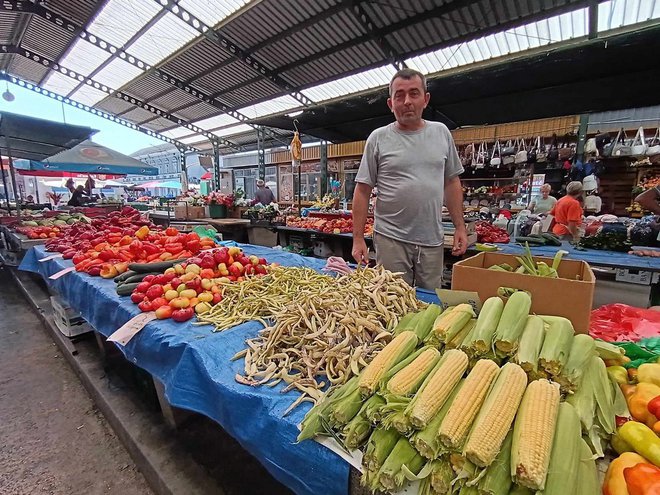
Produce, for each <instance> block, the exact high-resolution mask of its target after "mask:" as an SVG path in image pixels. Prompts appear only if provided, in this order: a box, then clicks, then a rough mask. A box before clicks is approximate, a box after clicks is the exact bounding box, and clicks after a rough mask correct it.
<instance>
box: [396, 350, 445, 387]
mask: <svg viewBox="0 0 660 495" xmlns="http://www.w3.org/2000/svg"><path fill="white" fill-rule="evenodd" d="M439 360H440V352H439V351H438V350H437V349H435V348H433V347H427V348H426V349H425V350H424V351H423V352H422V353H420V354H419V355H418V356H417V358H416V359H415V360H414V361H413V362H412V363H410V364H409V365H408V366H406V367H405V368H403V369H402V370H401V371H399V372H398V373H397V374H396V375H394V376H393V377H392V378H391V379H390V380H389V381H388V382H387V386H386V388H387V391H388V392H389V393H391V394H394V395H402V396H408V395H412V394H414V393H415V392H417V389H418V388H419V386H420V385H421V384H422V382H423V381H424V379H425V378H426V376H427V375H428V374H429V372H430V371H431V370H432V369H433V368H434V367H435V365H436V364H437V363H438V361H439Z"/></svg>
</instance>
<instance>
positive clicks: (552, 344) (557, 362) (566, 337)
mask: <svg viewBox="0 0 660 495" xmlns="http://www.w3.org/2000/svg"><path fill="white" fill-rule="evenodd" d="M542 318H543V321H545V323H546V329H545V339H544V340H543V347H542V348H541V353H540V354H539V365H540V366H541V368H543V369H544V370H545V371H546V372H547V373H548V374H549V375H550V376H552V377H556V376H559V373H561V370H562V369H563V368H564V365H565V364H566V360H567V359H568V355H569V353H570V352H571V344H572V343H573V334H574V333H575V332H574V331H573V324H572V323H571V322H570V321H569V320H567V319H566V318H562V317H561V316H542Z"/></svg>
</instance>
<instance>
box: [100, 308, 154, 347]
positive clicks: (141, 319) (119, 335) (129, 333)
mask: <svg viewBox="0 0 660 495" xmlns="http://www.w3.org/2000/svg"><path fill="white" fill-rule="evenodd" d="M155 319H156V313H154V312H153V311H149V312H148V313H140V314H139V315H137V316H135V317H133V318H131V319H130V320H128V321H127V322H126V323H124V324H123V325H122V326H121V327H119V329H118V330H117V331H116V332H115V333H113V334H112V335H110V337H108V342H117V343H119V344H121V345H126V344H128V342H129V341H130V340H131V339H132V338H133V337H135V336H136V335H137V333H138V332H139V331H140V330H142V329H143V328H144V327H145V326H146V325H147V323H149V322H150V321H153V320H155Z"/></svg>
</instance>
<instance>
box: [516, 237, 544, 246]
mask: <svg viewBox="0 0 660 495" xmlns="http://www.w3.org/2000/svg"><path fill="white" fill-rule="evenodd" d="M516 242H518V243H520V244H525V243H528V244H537V245H539V246H544V245H545V243H546V240H545V239H544V238H543V237H540V236H539V237H532V236H529V237H516Z"/></svg>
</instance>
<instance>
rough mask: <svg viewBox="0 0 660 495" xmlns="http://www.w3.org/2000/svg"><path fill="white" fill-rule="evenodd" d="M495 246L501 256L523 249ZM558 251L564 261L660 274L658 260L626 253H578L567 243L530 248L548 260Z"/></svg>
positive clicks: (513, 246) (591, 251) (513, 245)
mask: <svg viewBox="0 0 660 495" xmlns="http://www.w3.org/2000/svg"><path fill="white" fill-rule="evenodd" d="M497 246H498V247H499V248H501V249H502V251H501V253H503V254H521V253H522V252H523V247H522V246H520V245H519V244H498V245H497ZM560 249H564V250H566V251H568V253H569V254H568V255H566V259H573V260H582V261H586V262H587V263H589V264H590V265H594V266H604V267H609V268H628V269H631V270H648V271H655V272H660V258H651V257H649V256H634V255H632V254H628V253H619V252H616V251H601V250H598V249H587V250H586V251H578V250H577V249H575V248H574V247H573V246H572V245H571V244H569V243H568V242H564V243H562V246H561V247H556V246H539V247H532V248H531V250H532V254H534V255H535V256H547V257H549V258H552V257H553V256H554V255H555V253H556V252H557V251H559V250H560Z"/></svg>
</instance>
